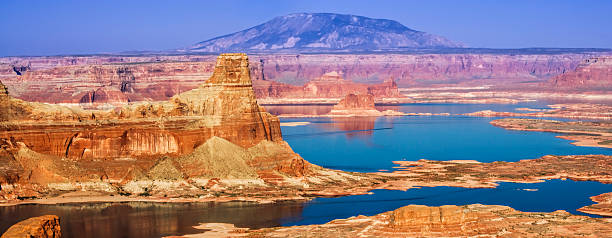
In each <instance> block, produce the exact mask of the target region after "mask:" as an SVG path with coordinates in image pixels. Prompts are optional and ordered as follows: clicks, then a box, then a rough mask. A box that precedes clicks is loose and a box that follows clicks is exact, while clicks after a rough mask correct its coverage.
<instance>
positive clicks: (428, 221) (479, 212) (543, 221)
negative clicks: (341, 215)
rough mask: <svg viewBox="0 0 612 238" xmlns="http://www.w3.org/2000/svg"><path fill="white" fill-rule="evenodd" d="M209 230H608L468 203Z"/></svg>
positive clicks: (582, 221)
mask: <svg viewBox="0 0 612 238" xmlns="http://www.w3.org/2000/svg"><path fill="white" fill-rule="evenodd" d="M216 225H217V226H207V225H206V224H202V225H201V226H200V227H201V228H202V229H203V228H206V231H204V233H202V234H201V235H202V236H203V237H207V236H214V235H219V234H222V235H224V236H225V237H242V236H245V235H247V236H248V235H252V236H261V237H295V236H301V235H303V234H308V236H310V237H575V236H588V237H605V236H608V234H610V232H612V225H610V222H609V221H607V219H605V218H590V217H585V216H576V215H571V214H569V213H567V212H565V211H554V212H549V213H544V212H520V211H517V210H514V209H512V208H510V207H506V206H493V205H480V204H472V205H465V206H452V205H451V206H441V207H428V206H421V205H408V206H405V207H401V208H399V209H396V210H394V211H389V212H385V213H381V214H378V215H374V216H362V215H360V216H356V217H350V218H347V219H337V220H333V221H331V222H328V223H325V224H320V225H304V226H292V227H283V228H279V227H274V228H263V229H257V230H250V229H246V228H235V227H233V226H231V225H230V226H220V225H219V224H216Z"/></svg>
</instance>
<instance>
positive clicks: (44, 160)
mask: <svg viewBox="0 0 612 238" xmlns="http://www.w3.org/2000/svg"><path fill="white" fill-rule="evenodd" d="M0 88H4V87H3V86H2V87H0ZM5 91H6V90H3V92H2V93H1V94H0V100H2V101H1V102H0V105H2V107H0V110H2V118H0V119H1V120H0V161H1V162H2V163H1V164H2V166H1V167H0V184H2V190H0V194H1V195H3V196H4V197H5V198H6V199H9V200H10V199H14V198H18V197H32V196H46V195H50V194H53V193H57V192H58V191H71V190H74V189H77V187H78V188H80V189H83V190H92V191H104V192H111V193H112V192H120V193H121V192H122V191H125V193H145V192H146V193H149V192H152V189H153V187H155V185H154V183H155V182H154V181H178V182H177V183H175V184H174V185H176V188H175V189H185V190H190V189H195V190H198V188H199V187H206V186H207V185H206V184H208V179H213V178H214V179H252V180H254V181H258V180H260V181H264V180H267V179H271V180H283V179H284V178H285V177H296V176H304V175H306V174H308V173H309V171H310V167H311V165H309V164H308V163H307V162H306V161H304V160H303V159H302V158H301V157H300V156H299V155H297V154H295V153H294V152H293V151H292V150H291V148H290V147H289V146H288V145H287V144H286V142H284V141H283V140H282V136H281V131H280V125H279V121H278V118H276V117H274V116H272V115H270V114H268V113H267V112H265V110H264V109H263V108H262V107H260V106H259V105H258V104H257V101H256V100H255V95H254V92H253V90H252V85H251V80H250V76H249V69H248V61H247V56H246V55H244V54H223V55H221V56H219V57H218V59H217V64H216V67H215V70H214V73H213V75H212V76H211V77H210V78H209V79H208V80H206V81H205V82H203V83H201V85H200V86H199V87H198V88H196V89H194V90H191V91H187V92H184V93H181V94H178V95H175V96H174V97H172V99H171V100H169V101H166V102H157V103H138V104H130V105H127V106H124V107H121V108H116V109H112V110H106V111H103V110H83V109H80V108H77V107H65V106H58V105H50V104H41V103H29V102H24V101H21V100H19V99H14V98H11V97H10V96H8V95H7V93H6V92H5ZM312 168H315V166H312ZM186 179H190V182H186ZM262 179H263V180H262ZM143 181H144V182H143ZM190 183H193V184H190ZM199 183H203V184H202V185H198V186H196V185H194V184H199ZM174 185H173V186H174ZM151 186H153V187H151ZM158 186H161V187H157V189H159V190H158V192H164V190H163V188H164V186H162V185H158ZM168 186H169V185H168ZM209 186H212V185H209ZM170 190H171V189H168V191H170Z"/></svg>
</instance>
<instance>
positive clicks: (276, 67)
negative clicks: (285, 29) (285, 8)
mask: <svg viewBox="0 0 612 238" xmlns="http://www.w3.org/2000/svg"><path fill="white" fill-rule="evenodd" d="M593 56H597V54H594V53H588V52H586V53H585V52H583V53H580V52H579V53H571V52H570V53H555V54H538V53H537V52H536V53H529V52H527V53H521V52H518V53H517V54H512V55H511V54H503V53H499V54H486V53H474V54H299V55H295V54H293V55H291V54H274V55H257V56H252V57H251V58H252V59H253V61H254V62H259V63H255V64H253V65H251V74H252V77H253V81H254V87H255V93H256V95H257V97H258V99H266V101H264V102H266V103H268V101H270V103H275V102H277V101H278V99H279V98H289V99H300V98H317V97H319V98H321V97H333V98H334V99H335V100H334V101H332V102H330V103H337V102H338V99H340V98H342V97H343V96H345V95H346V94H348V93H359V94H372V95H374V96H375V99H376V100H380V99H381V98H393V97H397V96H398V95H399V93H398V92H397V90H396V86H400V87H413V86H424V87H430V86H432V85H436V86H437V85H446V86H448V85H479V86H482V85H501V86H512V87H524V86H526V85H532V84H530V83H525V82H538V81H545V80H548V79H549V78H551V77H554V76H556V75H560V74H562V73H565V72H570V71H573V70H574V69H576V67H577V66H578V65H579V64H580V62H582V61H583V60H585V59H589V58H591V57H593ZM261 62H264V63H265V64H264V63H261ZM214 64H215V58H214V56H211V55H158V56H146V55H145V56H102V55H98V56H57V57H4V58H0V67H1V68H0V80H2V81H3V83H4V84H5V85H7V86H8V88H9V90H10V92H11V95H12V96H13V97H15V98H19V99H23V100H26V101H38V102H47V103H79V102H83V103H85V104H92V105H91V106H98V104H106V103H111V104H124V103H125V102H128V101H129V102H136V101H143V100H144V101H165V100H168V99H169V98H171V97H172V96H174V95H176V94H179V93H181V92H185V91H188V90H191V89H194V88H196V87H198V85H199V84H200V83H201V80H200V78H202V77H208V76H210V75H211V74H212V71H213V70H214ZM13 67H18V68H20V67H25V68H27V70H25V71H23V72H21V73H20V74H21V75H18V74H16V73H15V71H14V70H13ZM4 68H6V70H4ZM334 71H335V72H342V79H344V81H343V82H338V83H335V84H333V83H332V84H329V83H317V79H318V78H320V77H321V76H322V75H324V74H326V73H330V72H334ZM263 79H265V80H263ZM390 79H393V80H390ZM310 81H314V82H313V83H312V84H311V85H309V86H308V87H306V86H305V85H306V84H307V83H309V82H310ZM385 81H386V82H385ZM355 82H360V83H355ZM296 85H300V86H296ZM314 88H317V90H316V92H315V91H313V90H312V89H314ZM327 88H329V89H327ZM554 88H556V87H554V85H551V84H543V85H538V86H535V89H539V90H550V89H554ZM98 90H102V91H100V92H98ZM95 95H98V96H101V97H96V96H95ZM121 95H123V96H121ZM400 96H401V95H400ZM260 103H261V102H260ZM104 106H106V105H104Z"/></svg>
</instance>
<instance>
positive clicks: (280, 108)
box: [264, 105, 333, 115]
mask: <svg viewBox="0 0 612 238" xmlns="http://www.w3.org/2000/svg"><path fill="white" fill-rule="evenodd" d="M332 107H333V106H332V105H265V106H264V108H265V109H266V111H267V112H269V113H271V114H272V115H280V114H303V115H323V114H327V113H329V112H330V111H331V109H332Z"/></svg>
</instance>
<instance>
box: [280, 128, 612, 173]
mask: <svg viewBox="0 0 612 238" xmlns="http://www.w3.org/2000/svg"><path fill="white" fill-rule="evenodd" d="M494 119H496V118H480V117H467V116H403V117H379V118H296V119H283V120H282V121H283V122H293V121H306V122H310V124H308V125H304V126H295V127H282V131H283V137H284V138H285V140H286V141H287V142H288V143H289V145H291V148H293V150H294V151H295V152H297V153H299V154H300V155H301V156H302V157H303V158H304V159H306V160H308V161H310V162H312V163H315V164H318V165H321V166H324V167H327V168H333V169H341V170H348V171H356V172H373V171H378V170H381V169H386V170H391V169H392V167H393V166H394V164H393V163H392V161H399V160H411V161H412V160H419V159H429V160H477V161H481V162H491V161H518V160H521V159H534V158H538V157H541V156H543V155H571V154H605V155H611V154H612V149H609V148H598V147H580V146H574V145H572V144H570V142H571V141H568V140H564V139H560V138H556V137H555V136H556V135H557V134H555V133H549V132H528V131H512V130H506V129H502V128H498V127H494V126H492V125H491V124H490V123H489V122H490V121H491V120H494Z"/></svg>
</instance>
